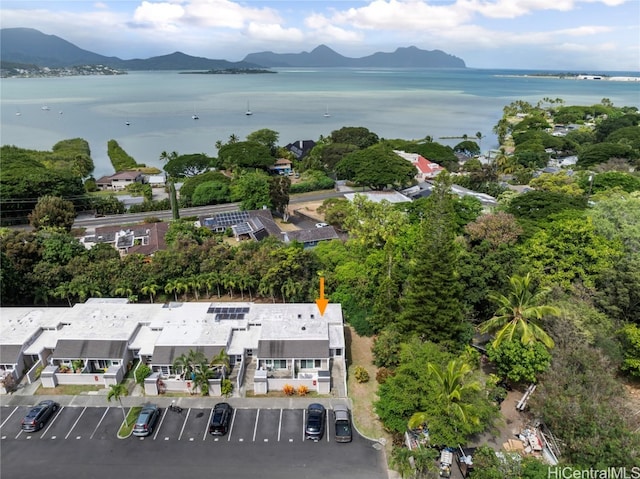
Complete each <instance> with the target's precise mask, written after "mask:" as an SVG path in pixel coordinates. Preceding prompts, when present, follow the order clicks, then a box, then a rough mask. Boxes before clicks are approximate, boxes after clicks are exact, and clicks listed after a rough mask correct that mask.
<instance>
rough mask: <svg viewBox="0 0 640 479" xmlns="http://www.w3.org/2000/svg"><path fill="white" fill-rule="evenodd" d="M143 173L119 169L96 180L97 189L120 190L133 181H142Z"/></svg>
mask: <svg viewBox="0 0 640 479" xmlns="http://www.w3.org/2000/svg"><path fill="white" fill-rule="evenodd" d="M142 180H143V175H142V173H140V172H139V171H120V172H118V173H116V174H115V175H109V176H103V177H102V178H99V179H97V180H96V186H97V188H98V190H101V191H105V190H111V191H120V190H124V189H125V188H126V187H127V186H129V185H131V184H133V183H142Z"/></svg>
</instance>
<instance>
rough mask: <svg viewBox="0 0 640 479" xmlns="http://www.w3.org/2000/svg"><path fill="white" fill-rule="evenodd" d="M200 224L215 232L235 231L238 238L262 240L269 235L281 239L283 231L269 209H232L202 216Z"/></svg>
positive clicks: (234, 233)
mask: <svg viewBox="0 0 640 479" xmlns="http://www.w3.org/2000/svg"><path fill="white" fill-rule="evenodd" d="M200 225H201V226H204V227H205V228H209V229H210V230H211V231H213V232H214V233H224V232H225V231H226V230H227V229H231V231H233V235H234V237H235V238H236V240H238V241H240V240H243V239H253V240H256V241H260V240H261V239H264V238H266V237H267V236H273V237H275V238H278V239H280V236H281V231H280V228H279V227H278V225H277V224H276V222H275V221H274V220H273V215H272V214H271V211H270V210H268V209H261V210H249V211H230V212H225V213H218V214H216V215H213V216H203V217H201V218H200Z"/></svg>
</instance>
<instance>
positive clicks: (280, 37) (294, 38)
mask: <svg viewBox="0 0 640 479" xmlns="http://www.w3.org/2000/svg"><path fill="white" fill-rule="evenodd" d="M247 34H248V35H249V36H250V37H251V38H253V39H256V40H265V41H269V42H300V41H302V40H303V39H304V35H303V33H302V32H301V31H300V30H299V29H297V28H282V26H281V25H278V24H274V23H269V24H267V23H257V22H251V23H250V24H249V27H248V28H247Z"/></svg>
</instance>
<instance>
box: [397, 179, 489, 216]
mask: <svg viewBox="0 0 640 479" xmlns="http://www.w3.org/2000/svg"><path fill="white" fill-rule="evenodd" d="M433 189H434V184H433V182H431V181H425V182H423V183H419V184H418V185H415V186H412V187H410V188H407V189H405V190H403V191H402V193H404V194H405V195H407V196H409V197H410V198H411V199H412V200H416V199H418V198H425V197H427V196H429V195H431V192H432V191H433ZM451 193H453V194H455V195H456V196H458V197H459V198H464V197H465V196H471V197H473V198H476V199H477V200H479V201H480V203H482V206H483V207H484V208H488V209H490V208H493V207H495V206H497V205H498V201H497V200H496V199H495V198H494V197H493V196H491V195H487V194H486V193H478V192H477V191H473V190H470V189H468V188H464V187H463V186H460V185H451Z"/></svg>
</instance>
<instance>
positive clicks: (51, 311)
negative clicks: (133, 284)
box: [0, 298, 344, 354]
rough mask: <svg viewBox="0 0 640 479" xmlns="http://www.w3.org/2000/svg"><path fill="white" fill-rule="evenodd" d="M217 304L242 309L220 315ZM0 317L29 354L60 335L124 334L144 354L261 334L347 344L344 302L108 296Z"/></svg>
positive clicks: (249, 339)
mask: <svg viewBox="0 0 640 479" xmlns="http://www.w3.org/2000/svg"><path fill="white" fill-rule="evenodd" d="M213 308H224V309H225V310H226V309H228V308H231V309H232V310H233V309H234V308H235V310H237V309H238V308H240V309H241V310H242V311H243V313H241V314H238V315H237V317H235V316H234V315H233V314H231V315H226V317H218V315H217V314H216V313H214V312H213V311H212V310H213ZM247 310H248V312H247ZM243 315H244V317H243ZM230 316H231V318H230V319H227V318H229V317H230ZM0 317H1V321H0V344H5V345H19V344H29V346H28V347H27V348H26V352H27V354H38V353H39V352H41V351H42V350H43V349H45V348H47V349H54V348H55V347H56V344H57V341H58V340H60V339H77V340H80V339H102V340H124V341H127V342H128V343H129V346H128V347H129V348H130V349H139V350H140V353H141V354H152V353H153V348H154V347H155V346H156V345H162V346H180V345H202V346H207V345H211V346H222V347H227V348H228V353H229V354H240V353H242V352H243V351H244V349H255V348H257V347H258V341H259V340H260V339H298V340H312V339H328V340H329V343H330V347H331V348H337V347H340V348H343V347H344V335H343V330H342V328H343V318H342V308H341V306H340V304H329V305H328V306H327V308H326V310H325V313H324V315H320V311H319V310H318V307H317V305H316V304H315V303H295V304H256V303H208V302H193V303H169V304H166V305H165V304H158V303H156V304H140V303H139V304H129V303H123V302H122V301H121V300H120V299H115V300H113V301H111V300H109V298H107V299H101V300H95V301H88V302H86V303H81V304H76V305H75V306H73V307H72V308H1V316H0Z"/></svg>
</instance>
